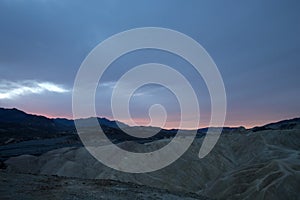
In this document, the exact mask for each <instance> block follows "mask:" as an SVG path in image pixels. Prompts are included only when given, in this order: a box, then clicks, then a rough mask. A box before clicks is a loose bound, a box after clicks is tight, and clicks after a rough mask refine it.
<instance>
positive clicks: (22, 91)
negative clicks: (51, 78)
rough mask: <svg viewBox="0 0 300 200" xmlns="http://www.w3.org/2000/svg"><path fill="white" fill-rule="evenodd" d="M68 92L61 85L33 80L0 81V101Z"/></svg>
mask: <svg viewBox="0 0 300 200" xmlns="http://www.w3.org/2000/svg"><path fill="white" fill-rule="evenodd" d="M69 91H70V90H68V89H65V88H64V87H62V86H61V85H58V84H55V83H51V82H38V81H35V80H26V81H18V82H12V81H7V80H2V81H0V99H15V98H18V97H19V96H24V95H29V94H41V93H44V92H55V93H67V92H69Z"/></svg>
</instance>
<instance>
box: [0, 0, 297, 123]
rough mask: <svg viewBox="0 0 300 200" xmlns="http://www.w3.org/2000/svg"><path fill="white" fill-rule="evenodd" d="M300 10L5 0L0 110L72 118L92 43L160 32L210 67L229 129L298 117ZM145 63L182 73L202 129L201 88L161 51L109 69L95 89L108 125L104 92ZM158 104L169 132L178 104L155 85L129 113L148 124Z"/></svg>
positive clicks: (277, 4) (256, 0)
mask: <svg viewBox="0 0 300 200" xmlns="http://www.w3.org/2000/svg"><path fill="white" fill-rule="evenodd" d="M299 10H300V2H299V1H297V0H286V1H279V0H269V1H261V0H252V1H230V0H229V1H176V0H175V1H174V0H170V1H167V0H165V1H162V0H157V1H156V0H152V1H141V0H137V1H122V0H100V1H77V0H70V1H65V0H2V1H0V107H6V108H12V107H16V108H18V109H21V110H23V111H26V112H29V113H35V114H39V115H45V116H48V117H67V118H72V87H73V84H74V80H75V76H76V73H77V71H78V69H79V67H80V65H81V63H82V61H83V60H84V58H85V57H86V56H87V55H88V53H89V52H90V51H91V50H92V49H93V48H94V47H95V46H96V45H98V44H99V43H100V42H101V41H103V40H105V39H107V38H108V37H110V36H112V35H114V34H116V33H119V32H122V31H125V30H128V29H132V28H138V27H164V28H169V29H173V30H176V31H180V32H182V33H184V34H186V35H188V36H190V37H191V38H193V39H194V40H196V41H197V42H199V43H200V44H201V45H202V46H203V47H204V48H205V49H206V51H207V52H208V53H209V54H210V56H211V57H212V59H213V60H214V61H215V63H216V65H217V66H218V68H219V71H220V73H221V75H222V77H223V81H224V84H225V88H226V94H227V118H226V123H225V124H226V126H246V127H253V126H256V125H263V124H265V123H268V122H273V121H278V120H282V119H288V118H294V117H299V116H300V104H299V102H300V78H299V75H300V38H299V35H300V12H299ZM150 62H152V63H153V62H157V63H163V64H166V65H169V66H171V67H173V68H174V69H176V70H178V71H180V72H181V73H182V74H183V75H185V76H186V77H187V79H188V80H189V81H190V82H191V84H192V86H193V88H194V89H195V91H196V93H197V96H198V99H199V107H200V110H201V123H200V125H199V126H200V127H201V126H205V125H206V124H207V121H208V120H209V117H210V106H211V105H210V99H209V94H208V91H207V88H206V86H205V83H204V82H203V80H202V79H201V77H200V75H195V73H194V71H193V69H192V66H190V64H189V63H187V62H186V61H185V60H183V59H182V58H180V57H178V56H176V55H173V54H171V53H167V52H162V51H159V50H140V51H136V52H131V53H129V54H127V55H124V56H122V57H120V58H119V59H118V60H116V61H115V62H114V63H113V64H112V65H111V66H110V68H109V70H108V71H107V72H106V74H105V76H104V77H103V82H102V84H100V86H99V91H97V97H96V102H97V103H96V106H97V111H98V114H99V116H104V117H108V118H110V119H112V116H111V112H110V95H111V92H112V89H113V87H114V84H115V83H116V81H117V80H118V78H120V76H121V75H122V74H123V73H124V72H126V71H127V70H128V69H130V68H132V67H134V66H137V65H139V64H143V63H150ZM183 92H184V91H183ZM156 103H159V104H162V105H164V106H165V108H166V110H167V111H168V124H167V125H166V127H167V128H172V127H176V125H178V120H179V119H178V115H179V114H178V113H180V109H179V107H178V102H177V101H176V98H175V96H174V94H172V93H171V92H170V91H169V90H167V89H166V88H163V87H161V86H157V85H146V86H144V87H142V88H140V89H139V90H138V91H136V93H135V95H134V96H133V97H132V100H131V104H130V107H131V114H132V117H133V118H134V119H135V120H136V121H137V122H139V123H140V124H141V125H146V124H148V123H149V116H148V109H149V107H150V106H151V105H153V104H156ZM118 120H121V121H123V122H127V120H126V119H118ZM154 125H155V124H154Z"/></svg>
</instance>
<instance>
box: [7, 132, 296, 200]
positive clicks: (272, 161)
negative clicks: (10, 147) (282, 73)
mask: <svg viewBox="0 0 300 200" xmlns="http://www.w3.org/2000/svg"><path fill="white" fill-rule="evenodd" d="M167 142H168V141H167V140H161V141H157V142H152V143H149V144H147V145H148V147H147V148H148V149H156V147H157V146H161V143H167ZM201 143H202V139H196V141H195V142H194V143H193V145H192V146H191V148H190V149H189V150H188V152H187V153H186V154H184V156H183V157H181V158H180V159H179V160H178V161H176V162H175V163H173V164H172V165H170V166H168V167H166V168H164V169H162V170H159V171H156V172H152V173H146V174H127V173H121V172H118V171H115V170H112V169H110V168H108V167H106V166H104V165H102V164H101V163H99V162H98V161H96V160H95V159H94V158H93V157H92V156H91V155H89V153H88V152H87V151H86V150H85V149H84V148H62V149H57V150H54V151H50V152H47V153H45V154H43V155H41V156H38V157H36V156H30V155H22V156H19V157H15V158H11V159H9V160H7V161H6V164H7V165H8V170H9V171H12V172H24V173H28V172H29V173H35V174H53V175H59V176H68V177H80V178H88V179H112V180H118V181H123V182H132V183H137V184H141V185H147V186H151V187H156V188H164V189H168V190H172V191H185V192H193V193H198V194H204V195H207V196H209V197H212V198H221V199H272V200H276V199H298V198H299V197H298V193H299V189H298V188H300V132H299V129H284V130H261V131H256V132H253V131H250V130H235V131H233V132H231V133H226V134H223V135H222V137H221V138H220V140H219V142H218V144H217V146H216V147H215V148H214V149H213V151H212V152H211V153H210V154H209V155H208V156H207V157H205V158H204V159H201V160H200V159H199V158H198V157H197V154H198V152H199V148H200V146H201ZM121 145H124V146H125V147H130V148H131V149H132V150H134V148H135V147H136V148H139V146H136V145H134V143H132V142H125V143H123V144H121Z"/></svg>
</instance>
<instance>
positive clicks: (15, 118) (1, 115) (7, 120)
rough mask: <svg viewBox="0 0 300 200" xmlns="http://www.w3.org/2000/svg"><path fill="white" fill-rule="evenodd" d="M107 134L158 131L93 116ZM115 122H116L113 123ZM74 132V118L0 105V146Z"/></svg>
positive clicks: (280, 125) (88, 122) (117, 137)
mask: <svg viewBox="0 0 300 200" xmlns="http://www.w3.org/2000/svg"><path fill="white" fill-rule="evenodd" d="M97 119H98V122H99V124H100V125H101V127H102V129H103V130H104V132H105V133H106V134H107V136H108V137H109V138H110V139H111V140H113V141H115V142H116V143H118V142H120V141H124V140H125V141H129V140H134V141H139V142H143V141H144V140H145V139H143V138H136V137H133V136H130V135H127V134H126V133H124V132H123V131H122V130H121V129H120V128H119V127H118V125H120V126H121V127H122V128H125V129H127V130H135V131H141V132H142V131H153V130H160V128H157V127H130V126H128V125H126V124H124V123H122V122H118V121H111V120H108V119H106V118H97ZM76 122H78V123H79V124H81V125H82V126H85V127H90V126H92V125H93V124H92V118H86V119H77V120H76ZM299 122H300V118H295V119H291V120H284V121H281V122H277V123H271V124H268V125H265V126H262V127H255V128H253V129H251V130H252V131H253V132H255V131H261V130H272V129H277V130H278V129H287V128H294V127H295V126H299V124H300V123H299ZM117 123H118V125H117ZM237 129H245V128H244V127H239V128H231V127H223V132H231V131H234V130H237ZM207 130H208V128H202V129H199V130H198V136H199V137H202V136H203V135H205V133H206V132H207ZM177 131H178V130H177V129H172V130H166V129H161V130H160V131H158V133H157V134H156V135H155V136H152V137H150V138H147V139H146V140H147V141H148V140H157V139H162V138H166V137H174V136H175V135H176V133H177ZM74 134H76V128H75V125H74V120H69V119H64V118H56V119H50V118H47V117H44V116H39V115H32V114H27V113H25V112H23V111H21V110H18V109H16V108H12V109H7V108H0V145H1V144H3V143H5V142H7V141H9V140H12V138H13V140H14V142H18V141H25V140H31V139H45V138H56V137H61V136H66V135H74Z"/></svg>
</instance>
